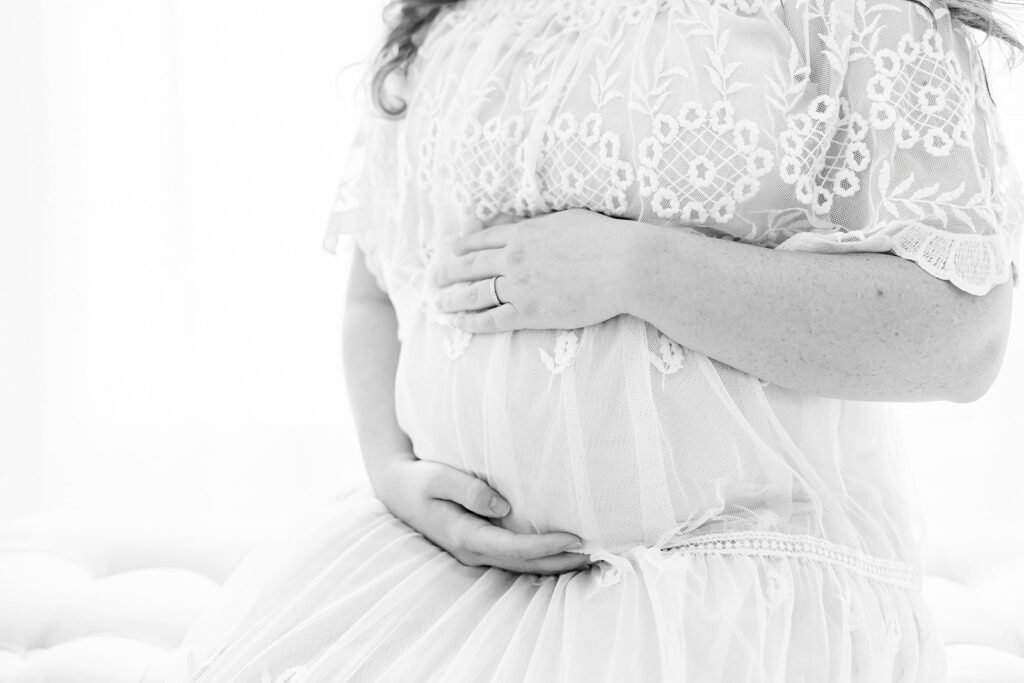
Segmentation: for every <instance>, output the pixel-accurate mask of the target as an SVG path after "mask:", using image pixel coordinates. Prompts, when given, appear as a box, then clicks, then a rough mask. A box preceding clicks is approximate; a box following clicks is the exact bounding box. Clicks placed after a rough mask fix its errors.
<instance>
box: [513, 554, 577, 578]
mask: <svg viewBox="0 0 1024 683" xmlns="http://www.w3.org/2000/svg"><path fill="white" fill-rule="evenodd" d="M589 564H590V558H589V557H588V556H586V555H583V554H581V553H558V554H557V555H551V556H549V557H539V558H537V559H533V560H526V561H525V562H520V563H514V564H511V565H509V566H504V567H502V569H507V570H509V571H513V572H519V573H522V574H564V573H565V572H571V571H575V570H577V569H583V568H584V567H586V566H588V565H589Z"/></svg>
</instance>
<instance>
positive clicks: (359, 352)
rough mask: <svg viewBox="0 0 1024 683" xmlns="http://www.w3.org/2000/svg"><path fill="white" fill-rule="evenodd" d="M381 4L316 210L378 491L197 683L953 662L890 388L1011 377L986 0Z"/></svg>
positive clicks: (982, 387)
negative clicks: (336, 264) (329, 188)
mask: <svg viewBox="0 0 1024 683" xmlns="http://www.w3.org/2000/svg"><path fill="white" fill-rule="evenodd" d="M393 5H394V4H393ZM397 9H399V10H400V13H399V14H398V15H396V16H397V18H396V20H395V22H394V24H393V25H392V26H391V31H390V33H389V35H388V38H387V40H386V41H385V42H384V49H383V50H382V51H381V55H382V57H381V59H379V60H378V62H377V64H376V65H375V66H376V67H377V68H376V70H375V71H374V72H373V75H374V78H373V79H366V81H365V82H366V84H370V83H371V82H372V83H373V85H374V86H375V87H374V88H373V89H372V92H373V96H374V102H376V103H377V104H378V105H380V107H379V108H378V109H379V110H383V111H384V112H385V114H387V115H381V114H380V113H379V112H378V111H371V110H367V111H365V112H364V113H363V118H362V124H361V129H360V132H359V135H358V137H357V138H356V144H355V145H354V147H353V149H352V152H351V155H350V162H351V164H350V169H349V171H348V173H347V177H346V180H345V182H343V183H342V185H341V188H340V190H339V193H338V202H337V205H336V207H335V211H334V213H333V214H332V220H331V224H330V226H331V227H330V231H329V235H328V247H329V248H330V249H332V250H334V249H335V247H336V246H337V242H338V238H339V237H341V236H346V235H347V236H348V238H350V239H351V240H352V244H355V245H358V247H359V250H358V251H353V252H352V253H353V257H354V258H353V262H352V271H351V278H350V281H349V285H348V300H347V302H346V304H345V305H346V313H345V339H344V342H345V351H344V356H345V367H346V372H347V381H348V388H349V393H350V396H351V397H352V405H353V412H354V417H355V421H356V424H357V427H358V433H359V439H360V443H361V446H362V451H363V453H362V455H363V458H364V461H365V463H366V467H367V471H368V474H369V479H370V482H371V484H372V485H371V486H367V487H363V486H357V487H355V488H352V489H350V490H348V491H347V492H346V493H344V494H343V495H341V496H339V497H338V498H337V499H336V500H333V501H331V503H330V504H329V505H328V506H327V507H326V508H325V509H322V510H319V511H318V512H317V513H316V515H315V516H314V517H313V518H311V519H310V520H309V521H308V523H307V524H305V525H303V526H302V527H300V528H297V529H296V530H295V532H294V533H293V534H292V535H291V536H290V537H289V538H288V539H286V540H283V541H281V542H280V543H278V544H275V545H270V546H267V547H265V548H263V549H262V550H261V551H259V552H258V553H256V554H254V555H253V556H251V557H250V558H248V560H247V561H246V562H245V563H244V564H243V566H242V567H241V568H240V569H239V570H238V572H237V573H236V574H235V575H234V576H233V577H232V578H231V580H230V582H229V583H228V586H227V588H226V597H225V599H224V600H223V602H222V603H221V604H220V605H218V606H217V608H216V609H213V610H211V611H210V612H209V613H208V614H207V615H206V616H205V617H204V618H203V619H202V620H200V622H198V623H197V625H196V626H195V627H194V629H193V631H192V632H191V633H190V635H189V637H188V638H187V640H186V643H185V644H184V646H183V647H182V649H181V650H180V651H179V653H178V654H179V656H180V659H179V664H180V676H181V679H182V680H191V681H196V682H200V681H201V682H209V681H239V682H242V681H244V682H248V681H260V682H264V681H265V682H269V683H298V682H299V681H303V682H309V681H317V682H319V681H350V680H355V681H402V682H406V681H425V680H438V681H473V682H477V681H505V682H511V681H543V682H549V681H574V682H580V681H588V682H590V681H669V680H671V681H687V682H690V683H708V682H716V681H723V682H727V683H744V682H753V681H780V682H781V681H786V682H787V683H792V682H794V681H812V682H815V683H822V682H859V683H868V682H871V683H878V682H879V681H900V682H902V683H909V682H911V681H914V682H920V683H934V682H935V681H941V680H942V679H943V676H944V671H945V659H944V654H943V643H942V640H941V636H940V634H939V633H938V631H937V628H936V625H935V623H934V621H933V618H932V615H931V614H930V612H929V610H928V607H927V605H926V604H925V602H924V600H923V598H922V594H921V592H920V585H921V571H920V557H919V543H920V539H921V536H922V533H923V525H922V519H921V517H920V515H919V513H918V512H917V511H916V504H914V503H912V501H911V500H910V499H909V498H908V496H909V495H910V494H911V493H912V491H913V487H912V483H911V481H910V479H909V477H908V473H907V471H906V469H905V453H904V452H903V451H902V450H901V445H900V440H899V432H898V430H897V425H895V424H894V423H893V422H892V420H891V417H892V416H891V413H890V408H891V405H890V403H889V402H893V401H933V400H946V401H958V402H965V401H972V400H974V399H976V398H978V397H979V396H981V395H982V394H983V393H985V391H986V390H987V388H988V387H989V386H990V384H991V383H992V381H993V379H994V377H995V376H996V374H997V373H998V370H999V367H1000V365H1001V362H1002V357H1003V352H1004V348H1005V343H1006V338H1007V330H1008V321H1009V311H1010V305H1011V299H1012V292H1013V285H1014V284H1015V282H1016V267H1015V263H1014V261H1015V258H1016V254H1017V248H1018V243H1019V239H1020V228H1021V223H1022V211H1021V208H1022V203H1021V194H1020V192H1019V190H1018V189H1016V186H1014V185H1013V184H1012V183H1013V181H1014V175H1013V172H1012V171H1011V166H1010V163H1009V160H1008V158H1007V153H1006V149H1005V147H1004V143H1003V138H1002V135H1001V132H1000V128H999V123H998V117H997V112H996V110H995V108H994V104H993V102H992V100H991V98H990V95H989V92H988V89H987V86H986V78H985V72H984V67H983V64H982V61H981V59H980V55H979V51H978V48H977V45H976V37H975V36H980V33H977V32H975V30H974V28H970V27H972V26H973V27H975V28H979V27H980V28H985V29H987V30H988V32H989V33H991V34H994V35H996V36H1000V37H1002V38H1005V39H1006V40H1007V41H1008V42H1010V43H1014V42H1015V41H1014V39H1013V37H1012V36H1010V35H1008V34H1007V33H1006V31H1005V30H1004V29H1002V28H1000V27H999V24H995V23H992V22H990V19H991V16H990V15H989V14H988V12H989V11H990V7H989V5H987V4H986V3H984V2H970V3H967V2H952V1H950V2H948V3H943V2H940V1H938V0H929V1H928V2H913V1H911V0H888V1H887V2H882V1H876V0H868V1H864V0H850V1H849V2H833V1H831V0H792V1H790V0H785V1H782V0H461V1H456V2H445V1H443V0H433V1H432V2H429V1H427V0H419V1H413V0H405V1H404V2H399V3H398V5H397ZM395 88H397V89H398V90H397V91H396V90H395ZM389 103H390V104H391V105H392V106H390V107H388V106H387V105H388V104H389ZM492 495H493V496H495V497H496V498H497V500H498V506H497V507H495V508H490V507H488V503H489V500H490V498H491V496H492ZM502 502H506V503H507V504H508V505H507V507H506V508H505V509H502V505H501V503H502ZM574 540H579V541H581V542H582V547H579V548H573V547H572V546H571V542H572V541H574Z"/></svg>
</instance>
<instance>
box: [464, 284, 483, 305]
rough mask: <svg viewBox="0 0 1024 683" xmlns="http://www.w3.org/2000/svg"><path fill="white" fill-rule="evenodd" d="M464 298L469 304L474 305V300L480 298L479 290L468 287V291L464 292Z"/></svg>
mask: <svg viewBox="0 0 1024 683" xmlns="http://www.w3.org/2000/svg"><path fill="white" fill-rule="evenodd" d="M466 298H467V299H468V300H469V302H470V303H476V300H477V299H479V298H480V290H479V289H478V288H476V287H470V288H469V291H468V292H466Z"/></svg>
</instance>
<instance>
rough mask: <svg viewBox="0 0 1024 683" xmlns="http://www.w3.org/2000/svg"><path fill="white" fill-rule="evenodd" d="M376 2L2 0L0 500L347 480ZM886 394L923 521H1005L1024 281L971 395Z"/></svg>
mask: <svg viewBox="0 0 1024 683" xmlns="http://www.w3.org/2000/svg"><path fill="white" fill-rule="evenodd" d="M379 4H380V3H379V0H375V2H347V1H342V0H301V1H297V2H290V3H283V2H270V1H268V0H249V1H246V2H242V1H241V0H235V1H228V0H206V1H200V0H145V1H144V2H140V1H139V0H132V1H128V0H88V1H87V0H0V523H3V522H4V521H9V520H12V519H15V518H20V517H25V516H42V515H54V514H75V515H78V514H113V515H121V514H126V515H131V516H137V517H153V518H155V517H164V516H177V515H189V516H192V515H198V516H207V515H217V516H224V517H229V516H230V517H243V518H251V519H252V520H253V521H254V522H259V521H266V522H275V521H279V520H286V519H288V518H290V517H292V516H293V515H294V514H295V513H296V512H297V511H299V510H300V509H301V508H302V506H304V505H306V504H307V503H309V502H310V501H313V500H315V499H317V498H319V497H323V496H328V495H331V494H332V493H333V492H335V491H337V490H339V489H341V488H344V487H347V486H349V485H350V484H352V483H354V482H356V481H357V480H363V479H364V477H365V475H364V474H363V470H362V461H361V458H360V456H359V453H358V450H357V444H356V441H355V437H354V430H353V427H352V423H351V417H350V415H349V412H348V404H347V401H346V394H345V388H344V376H343V372H342V367H341V319H342V318H341V313H342V305H343V300H344V286H345V281H346V278H347V267H348V261H347V255H343V256H342V257H340V258H333V257H331V256H330V255H329V254H328V253H326V252H325V251H323V250H322V248H321V245H320V243H321V238H322V233H323V229H324V227H325V225H326V219H327V212H328V210H329V208H330V204H331V200H332V198H333V193H334V189H335V183H336V181H337V179H338V177H340V173H341V171H342V168H343V164H344V151H345V146H346V144H347V142H348V140H349V139H350V136H351V135H352V134H353V132H354V131H353V129H352V128H353V124H354V121H355V110H356V104H355V95H354V93H355V84H356V81H357V72H358V68H357V67H353V68H351V69H349V70H347V71H345V72H343V71H342V69H343V67H345V66H346V65H348V64H351V63H353V62H357V61H359V60H365V59H367V58H368V56H369V55H370V54H372V48H373V47H374V46H375V43H376V40H377V39H378V37H379V32H380V30H381V29H380V27H381V22H380V7H379ZM1000 58H1001V57H1000V54H999V53H992V59H993V66H994V67H995V68H996V69H997V71H1002V69H999V68H998V67H999V66H1000V65H999V59H1000ZM1021 73H1024V69H1022V70H1021ZM1021 73H1018V74H1017V75H1016V82H1014V81H1011V80H1010V79H1009V78H1007V77H1006V76H1005V75H1002V74H996V75H994V87H995V92H996V96H997V102H998V103H999V105H1000V107H1001V109H1002V110H1003V111H1004V126H1005V127H1006V128H1007V132H1008V134H1009V135H1010V138H1011V140H1012V142H1013V145H1014V148H1015V149H1017V150H1018V155H1017V156H1018V158H1019V159H1020V160H1021V161H1020V163H1021V165H1022V166H1024V125H1022V123H1024V95H1022V94H1021V91H1022V86H1024V80H1022V79H1024V76H1022V75H1021ZM900 409H901V411H902V413H903V416H904V425H905V434H906V442H907V447H908V449H909V453H908V456H909V457H910V460H911V467H912V469H913V471H914V472H915V474H916V480H917V487H918V490H919V493H920V496H921V498H922V502H923V504H924V507H925V510H924V511H925V513H926V517H927V519H928V520H930V521H934V522H950V521H970V520H977V521H979V522H984V521H986V520H993V521H995V520H1000V521H1007V520H1008V519H1024V494H1022V486H1021V479H1022V475H1024V429H1022V422H1024V410H1022V409H1024V295H1022V293H1021V292H1020V291H1019V290H1018V293H1017V302H1016V315H1015V317H1014V329H1013V331H1012V336H1011V340H1010V349H1009V351H1008V353H1007V357H1006V361H1005V364H1004V368H1003V373H1002V376H1001V377H1000V379H999V380H998V382H997V383H996V385H995V387H993V389H992V390H991V391H990V392H989V394H988V395H986V396H985V397H984V398H983V399H981V400H980V401H977V402H975V403H972V404H954V403H931V404H915V405H901V406H900Z"/></svg>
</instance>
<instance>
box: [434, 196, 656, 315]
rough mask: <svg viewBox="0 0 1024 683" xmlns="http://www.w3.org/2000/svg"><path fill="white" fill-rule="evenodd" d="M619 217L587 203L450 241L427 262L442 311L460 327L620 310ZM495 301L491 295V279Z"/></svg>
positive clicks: (624, 275) (622, 224)
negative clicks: (579, 206)
mask: <svg viewBox="0 0 1024 683" xmlns="http://www.w3.org/2000/svg"><path fill="white" fill-rule="evenodd" d="M638 225H642V224H637V223H636V221H626V220H620V219H616V218H612V217H610V216H606V215H604V214H601V213H597V212H594V211H588V210H586V209H568V210H566V211H555V212H552V213H547V214H544V215H541V216H536V217H533V218H526V219H520V220H517V221H515V222H511V223H502V224H495V225H491V226H490V227H487V228H485V229H482V230H476V231H473V232H470V233H468V234H465V235H462V236H459V237H456V238H454V239H453V240H450V241H449V243H448V247H449V249H447V250H444V251H441V252H439V254H438V258H437V260H436V262H435V263H434V264H433V265H432V267H431V268H430V272H429V274H428V278H429V282H430V284H431V285H433V286H434V287H435V288H437V290H436V292H435V293H434V295H433V296H434V301H435V304H436V306H437V310H438V311H439V312H440V313H442V314H450V315H452V316H453V317H452V324H453V325H455V327H457V328H459V329H461V330H463V331H464V332H504V331H509V330H519V329H571V328H576V327H585V326H587V325H595V324H597V323H600V322H603V321H605V320H608V319H609V318H613V317H615V316H616V315H619V314H620V313H624V312H625V309H624V308H623V306H622V301H621V299H622V292H623V291H625V289H626V285H627V284H628V282H630V281H632V279H634V278H638V277H640V275H639V274H638V273H636V272H633V269H631V268H630V266H631V264H630V253H631V251H630V249H629V245H630V244H631V241H630V235H631V232H632V231H633V230H635V229H637V226H638ZM495 275H498V276H500V277H498V278H497V280H496V281H495V289H496V290H497V294H498V298H499V299H500V300H501V302H502V303H501V305H498V306H496V305H495V303H494V298H493V296H492V294H491V289H490V287H491V283H490V279H491V277H493V276H495Z"/></svg>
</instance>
